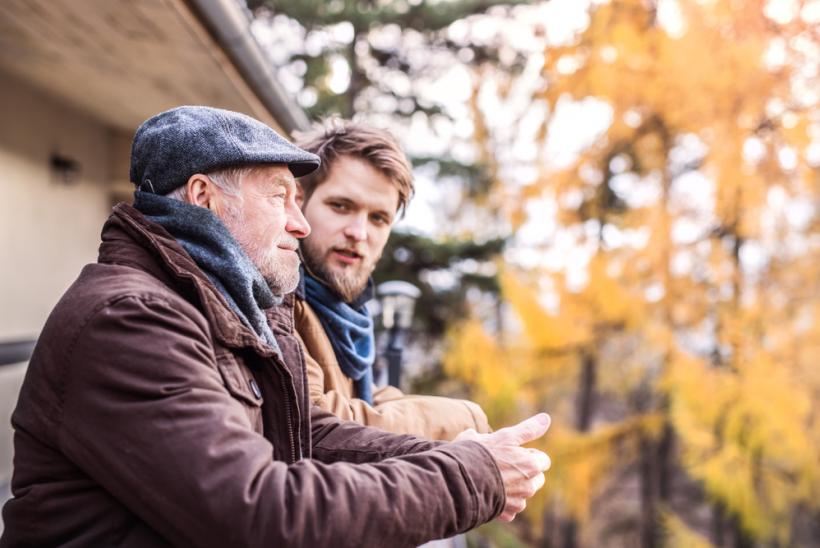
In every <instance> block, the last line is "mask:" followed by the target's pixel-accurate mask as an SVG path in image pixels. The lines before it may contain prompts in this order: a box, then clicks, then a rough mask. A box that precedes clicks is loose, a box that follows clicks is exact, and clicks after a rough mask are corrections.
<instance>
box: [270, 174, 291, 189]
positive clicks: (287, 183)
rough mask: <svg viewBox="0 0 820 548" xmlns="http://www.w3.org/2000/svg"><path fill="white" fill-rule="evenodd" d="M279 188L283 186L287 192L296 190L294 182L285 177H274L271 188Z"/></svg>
mask: <svg viewBox="0 0 820 548" xmlns="http://www.w3.org/2000/svg"><path fill="white" fill-rule="evenodd" d="M279 186H283V187H285V188H286V189H288V190H294V189H295V188H296V180H295V179H294V178H293V177H288V176H287V175H275V176H274V177H273V180H272V181H271V188H275V187H279Z"/></svg>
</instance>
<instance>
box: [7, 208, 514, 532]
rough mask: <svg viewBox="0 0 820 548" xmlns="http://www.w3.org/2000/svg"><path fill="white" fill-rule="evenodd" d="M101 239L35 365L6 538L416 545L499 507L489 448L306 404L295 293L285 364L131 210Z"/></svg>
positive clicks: (22, 416) (18, 439)
mask: <svg viewBox="0 0 820 548" xmlns="http://www.w3.org/2000/svg"><path fill="white" fill-rule="evenodd" d="M102 240H103V241H102V244H101V247H100V256H99V260H98V262H97V263H96V264H92V265H88V266H86V267H85V268H84V269H83V271H82V273H81V274H80V276H79V278H78V279H77V281H76V282H75V283H74V284H73V285H72V286H71V287H70V288H69V289H68V291H67V292H66V293H65V295H64V296H63V298H62V299H61V301H60V302H59V303H58V305H57V306H56V308H55V309H54V311H53V312H52V314H51V316H50V317H49V319H48V321H47V323H46V325H45V327H44V329H43V332H42V334H41V336H40V340H39V342H38V344H37V348H36V349H35V352H34V355H33V356H32V359H31V362H30V365H29V369H28V372H27V375H26V379H25V381H24V383H23V387H22V390H21V394H20V399H19V403H18V405H17V408H16V410H15V412H14V415H13V418H12V423H13V426H14V428H15V439H14V445H15V456H14V476H13V479H12V493H13V495H14V498H13V499H11V500H10V501H9V502H8V503H7V504H6V505H5V507H4V508H3V520H4V523H5V531H4V533H3V536H2V538H0V546H2V547H3V548H5V547H12V546H63V545H64V546H122V547H141V548H143V547H151V546H203V547H210V546H213V547H226V546H248V547H255V546H260V547H261V546H304V547H322V546H334V547H336V548H341V547H344V546H351V547H353V546H410V545H417V544H420V543H422V542H425V541H427V540H430V539H433V538H441V537H446V536H448V535H452V534H455V533H457V532H460V531H465V530H467V529H470V528H472V527H475V526H477V525H479V524H481V523H483V522H485V521H488V520H490V519H492V518H494V517H495V516H496V515H498V514H499V513H500V511H501V509H502V507H503V504H504V495H503V486H502V484H501V480H500V476H499V473H498V468H497V466H496V465H495V462H494V461H493V458H492V456H491V455H490V454H489V453H488V452H487V451H486V450H485V449H484V448H483V447H481V446H480V445H479V444H477V443H473V442H459V443H453V444H436V443H433V442H428V441H423V440H420V439H417V438H413V437H410V436H397V435H391V434H387V433H385V432H382V431H377V430H375V429H370V428H365V427H362V426H360V425H358V424H355V423H352V422H344V421H340V420H339V419H338V418H336V417H335V416H333V415H331V414H329V413H326V412H323V411H321V410H319V409H317V408H316V407H314V406H312V405H311V404H310V401H309V396H308V388H307V379H306V375H305V370H304V363H303V355H302V352H301V349H300V345H299V343H298V340H297V339H296V338H295V336H294V334H293V309H292V303H291V302H290V301H289V300H287V299H286V302H285V303H284V304H283V305H282V306H279V307H276V308H274V309H272V310H271V311H270V312H269V320H270V324H271V328H272V330H273V332H274V335H275V337H276V339H277V341H278V343H279V346H280V348H281V351H282V353H281V355H279V354H277V353H276V352H275V351H274V350H273V349H271V348H270V347H268V346H266V345H263V344H261V343H260V341H259V339H258V338H257V337H256V335H255V334H254V333H252V332H251V331H250V330H249V329H247V328H246V327H245V326H244V325H243V324H242V323H241V322H240V321H239V319H238V318H237V317H236V315H235V314H234V313H233V312H232V311H231V310H230V308H229V307H228V305H227V304H226V302H225V300H224V298H223V297H222V296H221V295H220V294H219V293H218V291H217V290H216V289H215V288H214V286H213V285H212V284H211V283H210V281H209V280H208V279H207V277H206V276H205V275H204V274H203V273H202V271H201V270H200V269H199V268H198V267H197V266H196V264H195V263H194V262H193V261H192V259H191V258H190V256H189V255H188V254H187V253H186V252H185V251H184V250H183V249H182V247H181V246H180V245H179V244H178V243H177V242H176V241H175V240H174V239H173V238H172V237H171V236H170V235H169V234H168V233H167V232H166V231H165V230H164V229H162V228H161V227H159V226H158V225H156V224H153V223H150V222H149V221H147V220H146V219H145V218H144V217H143V216H142V215H141V214H140V213H139V212H137V211H136V210H134V209H133V208H132V207H130V206H127V205H120V206H117V207H116V208H115V210H114V212H113V214H112V215H111V217H110V219H109V220H108V222H107V223H106V225H105V227H104V228H103V234H102Z"/></svg>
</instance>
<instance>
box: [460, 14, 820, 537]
mask: <svg viewBox="0 0 820 548" xmlns="http://www.w3.org/2000/svg"><path fill="white" fill-rule="evenodd" d="M772 4H774V3H768V2H763V1H755V2H746V3H744V4H743V6H742V7H740V6H739V5H736V4H735V3H733V2H730V1H728V0H726V1H717V0H716V1H714V2H708V3H707V2H694V1H691V2H684V1H681V2H668V3H666V7H667V8H668V7H669V6H670V5H673V6H675V7H677V9H678V10H679V12H678V13H677V14H676V15H675V17H672V18H671V19H669V18H667V19H666V20H665V21H664V20H662V17H661V15H662V14H661V13H659V10H658V8H659V4H656V3H653V2H643V1H638V0H621V1H612V2H608V3H601V4H595V5H593V6H591V7H590V12H589V15H590V20H589V25H588V26H587V28H586V29H585V30H584V31H583V32H582V33H580V34H579V35H578V36H577V38H576V39H575V40H574V41H573V42H572V43H571V44H569V45H567V46H565V47H560V48H550V49H548V50H547V51H546V54H545V57H546V60H545V63H544V67H543V77H544V80H545V82H546V86H545V88H544V91H543V92H542V93H541V94H539V95H538V96H536V98H535V102H538V101H539V100H540V101H543V102H545V103H546V105H547V106H548V109H547V112H548V113H550V114H552V115H555V113H557V112H558V111H559V110H560V109H561V108H562V104H566V103H568V102H572V101H581V100H588V99H589V98H590V97H594V98H595V100H597V101H602V102H604V103H605V104H606V105H608V107H609V109H610V112H611V116H612V121H611V123H610V124H609V127H608V128H607V130H606V132H604V133H603V134H602V135H601V136H600V138H598V139H597V140H594V141H593V142H592V143H591V144H590V145H589V146H586V147H585V148H584V150H583V151H582V152H581V154H580V155H579V157H578V159H577V161H576V162H575V163H574V164H573V165H571V166H570V168H568V169H566V170H563V171H560V172H554V171H551V170H549V166H546V165H543V164H542V165H541V168H542V170H543V175H542V176H541V177H540V180H539V181H538V182H537V183H536V184H534V185H531V186H529V187H525V188H523V189H522V190H521V192H520V193H519V194H517V195H514V196H513V197H512V200H511V203H512V204H513V205H512V208H511V209H512V213H511V218H512V219H514V220H515V221H516V222H517V223H518V224H519V226H520V224H522V223H523V224H526V222H532V219H531V217H532V215H533V213H532V211H531V210H529V209H528V208H530V207H531V205H530V204H531V203H532V202H533V201H535V200H544V199H545V198H547V199H548V200H549V202H550V203H553V204H558V207H557V209H558V218H559V221H560V223H561V227H560V228H559V229H558V230H559V231H561V232H562V233H563V234H565V235H566V234H570V235H572V237H573V239H574V241H575V245H576V246H577V248H580V249H586V250H587V256H588V261H589V262H588V268H587V276H586V277H587V280H586V283H585V284H583V287H581V288H577V287H575V288H568V287H566V285H564V284H561V283H560V281H557V282H553V283H551V284H546V286H545V284H544V283H543V280H544V274H546V273H544V272H540V271H535V272H531V273H529V274H528V275H526V278H525V279H526V280H528V283H523V284H518V285H519V287H518V289H516V288H515V285H514V284H512V285H511V284H510V283H509V282H508V283H505V284H504V285H503V288H504V292H503V293H504V296H505V298H506V299H507V300H508V301H509V302H510V303H511V304H512V307H513V309H514V311H515V315H516V316H517V317H518V318H519V319H520V321H521V322H522V323H523V330H522V332H523V335H524V336H523V338H522V337H520V336H519V337H518V338H514V337H512V336H511V335H509V334H507V335H505V336H504V337H503V340H515V346H511V345H508V346H501V345H496V348H495V349H491V348H487V349H486V350H485V351H484V352H482V355H487V356H492V359H491V360H490V361H491V362H494V361H495V360H498V361H500V362H502V363H503V364H504V365H503V368H501V366H500V365H496V367H495V373H494V374H490V373H482V374H479V372H478V371H476V370H474V369H471V367H470V365H469V363H470V348H471V346H474V345H475V346H476V347H477V346H479V345H481V347H482V348H485V347H487V346H488V345H489V341H493V340H494V339H495V338H494V337H493V336H491V335H489V334H488V333H487V332H486V330H485V329H484V328H483V327H482V326H481V324H480V322H478V323H477V322H476V320H470V322H469V323H466V324H465V325H464V326H462V327H459V328H457V329H454V330H453V332H452V335H451V351H450V353H449V354H448V357H447V365H448V371H450V372H452V373H453V374H456V375H460V376H462V377H463V378H466V379H468V380H469V381H470V382H472V383H476V384H477V385H478V386H480V387H481V388H480V390H479V393H481V394H484V397H486V398H487V399H488V400H490V401H488V402H487V403H486V405H487V406H488V408H490V409H493V408H494V403H493V402H494V401H496V399H495V398H494V395H498V397H501V398H502V399H501V400H500V401H502V402H507V406H508V407H509V405H512V403H511V402H510V399H509V396H508V395H505V394H506V392H501V393H499V392H498V390H499V387H500V386H508V387H509V388H508V391H515V392H516V393H517V394H518V398H517V399H516V400H514V401H515V402H516V404H517V405H518V406H522V407H525V408H526V411H530V410H531V409H532V408H539V407H540V406H544V405H545V404H548V405H549V408H550V409H551V410H554V414H555V415H556V417H558V418H559V421H560V422H559V424H563V425H564V427H563V428H561V427H560V426H557V425H556V426H557V427H556V431H555V432H554V433H553V435H552V436H551V437H550V440H549V441H548V446H549V447H550V448H551V451H552V452H553V454H554V456H556V459H555V461H556V463H557V464H556V470H555V474H554V484H553V487H552V489H551V492H550V495H551V497H552V500H553V502H552V503H549V504H546V503H545V504H546V506H547V507H548V508H554V507H556V505H557V507H559V508H563V511H564V512H569V514H570V515H571V516H572V517H573V518H574V520H577V521H578V522H580V524H581V525H582V529H583V528H584V527H583V526H585V525H589V524H588V520H587V518H588V516H589V508H590V506H591V505H592V504H593V503H594V502H595V500H596V497H595V496H594V495H595V494H596V490H597V492H598V494H600V492H601V490H602V489H604V488H605V487H606V485H607V484H611V483H612V482H613V481H615V480H617V479H618V476H619V474H620V471H622V470H623V469H624V465H625V464H627V463H628V460H629V458H630V457H631V458H633V459H634V462H635V463H636V466H637V470H638V478H639V480H640V489H639V492H640V500H641V513H640V516H638V518H639V519H638V520H637V522H636V524H635V528H636V529H637V530H638V532H639V534H638V535H637V539H638V542H639V543H640V544H641V545H642V546H655V545H659V544H661V543H663V542H666V541H668V542H671V543H674V542H678V541H675V540H669V539H684V538H689V539H691V540H692V541H693V542H694V539H695V536H693V535H694V533H690V532H687V528H688V527H691V526H692V524H693V523H695V524H696V525H698V527H699V528H700V529H701V531H703V530H704V529H705V525H706V524H704V523H703V522H702V521H700V522H698V520H697V516H696V514H697V512H695V511H694V510H695V509H696V508H697V506H698V500H697V498H695V499H693V498H692V496H691V495H687V496H686V497H682V496H681V495H680V494H677V495H678V496H677V497H676V496H675V495H676V493H675V492H674V489H675V488H677V489H681V488H682V487H683V486H684V483H682V481H681V480H677V481H676V480H675V478H676V476H679V475H680V474H679V473H678V472H677V470H679V469H680V467H682V469H683V470H684V471H685V472H686V474H687V476H688V477H689V478H691V479H694V480H697V481H698V482H700V483H701V484H702V485H703V487H704V488H705V492H706V495H707V496H708V498H709V499H710V500H712V501H714V503H715V504H714V509H715V511H714V514H713V520H712V524H711V530H710V531H709V532H710V535H711V540H712V542H714V543H715V544H717V545H721V546H723V545H734V546H746V545H752V544H754V543H756V542H763V543H774V544H776V545H782V546H785V545H801V544H804V543H807V542H811V540H810V539H811V538H812V536H811V535H812V534H813V533H814V532H816V527H811V526H803V527H800V526H799V525H798V524H800V523H806V522H808V523H811V517H812V516H813V517H814V519H816V517H817V512H818V503H817V500H818V499H817V498H816V494H817V491H818V488H820V482H818V473H817V471H816V469H817V466H816V463H817V462H820V460H819V459H820V455H819V454H818V450H819V449H820V438H818V429H817V424H818V419H820V409H818V399H817V394H818V390H820V384H818V378H817V375H816V373H811V372H808V371H806V369H805V350H804V349H805V348H811V349H812V350H814V351H816V349H817V344H818V343H817V324H818V316H817V314H818V295H820V287H818V277H817V268H818V267H817V264H818V250H819V249H820V242H818V241H817V238H816V236H813V235H812V230H814V231H815V234H816V228H817V223H818V220H817V208H816V205H815V207H814V208H813V209H812V208H811V207H810V208H809V209H808V210H806V209H805V208H803V209H802V211H803V213H802V216H803V218H804V220H802V221H801V220H799V219H795V218H793V216H794V214H795V213H796V212H800V211H801V209H800V204H801V203H802V204H806V203H808V204H812V203H814V204H817V203H818V199H819V198H820V186H819V185H818V178H819V176H818V169H817V161H816V160H811V158H810V146H811V144H812V140H811V138H810V131H814V132H815V133H814V135H815V141H814V143H815V145H814V146H817V141H816V140H817V138H818V135H820V127H818V123H820V112H819V111H818V105H817V93H816V89H817V86H818V82H817V70H816V67H817V58H818V51H819V50H818V43H819V42H820V40H818V27H817V26H816V25H812V24H810V23H809V22H808V20H807V18H806V17H803V14H807V13H809V12H807V11H805V10H804V11H801V9H802V8H803V7H804V4H803V3H800V2H796V3H794V5H795V6H796V7H794V8H793V13H792V15H791V16H790V17H786V16H784V15H783V14H782V12H775V11H773V9H774V8H772ZM783 5H785V4H783ZM806 5H808V4H806ZM781 7H782V6H781ZM810 16H811V15H810V14H809V15H808V16H807V17H810ZM667 17H668V15H667ZM694 60H697V62H694ZM550 121H551V119H550V117H547V118H546V121H545V123H544V128H543V130H542V132H541V135H542V136H544V137H546V136H548V135H549V129H550V126H549V123H550ZM812 128H813V130H812ZM491 130H492V129H491ZM695 185H698V187H696V188H692V187H694V186H695ZM790 211H791V214H790V213H789V212H790ZM799 216H800V215H798V217H799ZM790 217H792V218H790ZM513 245H514V243H513ZM551 245H554V241H551V242H548V243H547V244H546V246H545V248H544V252H547V251H549V247H550V246H551ZM570 266H571V265H570ZM518 276H521V274H520V273H519V274H518ZM797 280H801V281H797ZM576 285H577V284H576ZM522 287H523V288H526V289H525V290H522V289H521V288H522ZM522 291H523V297H522V296H520V295H521V294H522ZM517 294H518V295H519V296H516V295H517ZM539 295H541V296H544V295H547V296H551V297H552V298H553V299H554V300H556V301H557V302H558V304H557V305H553V308H554V309H555V310H554V312H553V313H547V312H546V311H545V310H543V308H544V305H540V304H538V303H539ZM595 295H601V296H602V298H600V299H598V300H596V299H594V298H592V299H590V297H591V296H595ZM622 303H627V304H622ZM545 331H546V332H549V334H544V332H545ZM556 340H557V341H563V342H562V343H558V344H557V345H556V344H555V342H554V341H556ZM482 341H483V342H482ZM551 344H552V345H554V346H550V345H551ZM623 349H628V353H623V354H620V353H618V350H623ZM604 356H606V357H608V358H610V359H612V360H614V361H617V360H618V359H626V360H628V363H627V364H621V365H620V366H618V365H617V363H615V364H612V363H610V362H609V361H608V360H607V362H606V363H607V366H608V367H612V368H613V369H614V371H616V372H618V374H624V375H626V380H627V381H628V382H620V383H619V382H618V380H617V379H611V378H610V379H604V378H601V377H600V376H599V375H598V373H600V372H601V371H602V369H603V370H605V369H604V368H602V367H601V363H602V362H601V358H602V357H604ZM562 362H563V366H560V365H558V366H557V365H556V364H561V363H562ZM480 365H481V367H483V368H487V369H488V370H490V371H493V368H492V364H491V363H487V362H485V361H484V360H482V361H481V364H480ZM497 377H501V378H503V379H504V382H503V383H501V382H500V381H499V380H498V378H497ZM537 379H541V380H540V381H539V380H537ZM544 379H549V382H550V383H551V386H549V387H546V386H544V382H543V380H544ZM567 379H576V381H575V386H576V387H577V388H576V389H575V391H574V392H573V391H571V390H568V389H567V386H568V380H567ZM598 382H600V383H601V384H602V385H603V386H609V387H615V386H620V388H621V389H622V390H620V391H616V390H608V393H609V396H610V399H608V398H607V397H604V395H603V394H596V383H598ZM524 386H533V387H537V388H534V393H530V392H529V391H528V390H527V389H524V388H523V387H524ZM605 390H606V389H605ZM526 396H530V397H526ZM613 396H614V397H615V399H614V400H611V397H613ZM504 398H506V399H504ZM618 401H620V402H622V406H621V408H620V409H618V408H617V405H616V403H617V402H618ZM568 402H573V403H574V405H571V404H568ZM596 402H597V404H598V405H597V406H598V407H599V408H600V407H604V406H606V407H607V409H598V410H596V409H594V408H593V406H594V405H595V403H596ZM624 406H625V407H624ZM495 407H497V406H495ZM613 408H614V409H615V410H614V411H613ZM502 409H507V408H506V407H503V406H502ZM572 411H574V413H573V412H572ZM509 412H510V411H509V410H508V413H509ZM573 417H574V420H573ZM596 417H597V420H598V421H599V425H598V426H597V427H591V426H592V425H594V423H595V422H596V420H595V419H596ZM567 424H574V426H575V429H574V430H575V432H572V431H568V430H567V428H566V425H567ZM624 425H632V426H633V427H634V426H635V425H640V427H637V428H633V429H631V430H628V431H629V432H630V433H633V434H635V435H633V436H627V437H626V438H625V437H623V436H622V435H620V434H621V433H623V432H624V430H623V428H624ZM587 432H588V433H587ZM613 432H617V433H618V434H619V435H614V434H612V433H613ZM673 434H674V435H673ZM571 439H572V440H574V444H575V447H576V450H574V451H568V448H570V447H572V446H573V442H572V441H567V440H571ZM602 440H605V441H602ZM615 440H617V442H618V443H615ZM624 440H631V444H624ZM625 447H628V448H629V449H631V450H627V451H625V450H624V448H625ZM584 449H586V450H584ZM624 457H627V461H626V462H625V461H624V460H622V459H623V458H624ZM674 460H677V462H678V464H677V465H675V463H674V462H673V461H674ZM809 463H813V465H810V464H809ZM584 467H586V469H584ZM607 476H609V477H607ZM573 490H574V492H573ZM573 495H575V497H576V498H573ZM598 500H600V499H598ZM702 500H703V499H701V501H702ZM541 508H543V505H542V506H541ZM622 512H623V511H622ZM622 515H623V513H622ZM807 516H808V517H807ZM609 518H612V516H609ZM548 521H550V520H548ZM551 523H552V522H551ZM660 524H665V533H664V530H662V529H659V528H658V526H659V525H660ZM567 525H568V526H567V527H566V528H565V534H564V535H563V538H562V539H560V540H561V541H562V543H563V545H575V544H577V543H578V542H579V540H578V539H579V538H584V539H585V542H584V544H600V543H608V542H612V538H609V539H604V538H601V537H597V538H593V537H591V536H590V535H591V534H592V533H591V531H590V530H589V528H588V527H586V528H585V529H586V530H582V531H581V532H580V533H579V532H578V531H576V530H575V526H574V525H573V522H569V523H568V524H567ZM579 534H580V536H581V537H578V535H579ZM599 534H600V531H599ZM553 538H555V537H554V536H553ZM665 539H666V540H665ZM701 541H702V539H701ZM699 542H700V541H699Z"/></svg>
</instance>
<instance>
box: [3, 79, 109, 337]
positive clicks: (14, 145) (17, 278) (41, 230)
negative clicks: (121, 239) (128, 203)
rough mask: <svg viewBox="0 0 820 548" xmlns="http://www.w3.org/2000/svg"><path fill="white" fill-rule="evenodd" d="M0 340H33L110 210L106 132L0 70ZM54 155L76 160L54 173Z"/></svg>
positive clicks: (89, 256)
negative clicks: (72, 167) (74, 173)
mask: <svg viewBox="0 0 820 548" xmlns="http://www.w3.org/2000/svg"><path fill="white" fill-rule="evenodd" d="M0 120H2V123H0V342H2V341H8V340H13V339H33V338H36V336H37V335H38V334H39V332H40V329H41V328H42V326H43V323H44V322H45V320H46V318H47V316H48V314H49V312H50V311H51V308H52V307H53V306H54V304H55V303H56V302H57V300H58V299H59V297H60V295H61V294H62V293H63V291H65V289H66V288H67V287H68V286H69V285H70V284H71V282H72V281H73V280H74V279H75V278H76V276H77V274H78V273H79V271H80V269H81V268H82V267H83V265H85V264H86V263H89V262H92V261H94V260H95V258H96V254H97V246H98V244H99V234H100V228H101V227H102V224H103V222H104V220H105V219H106V217H107V216H108V213H109V211H110V197H109V194H110V193H109V191H108V189H109V188H110V187H109V184H108V182H109V181H108V180H109V171H110V166H111V165H112V162H111V158H110V156H111V154H110V150H111V147H112V144H111V137H112V133H111V131H109V130H108V129H107V128H106V127H104V126H103V125H102V124H100V123H99V122H97V121H95V120H94V119H93V118H91V117H89V116H87V115H85V114H83V113H81V112H78V111H77V110H75V109H73V108H71V107H69V106H66V105H64V104H63V103H62V102H60V101H59V100H56V99H54V98H51V97H50V96H48V95H46V94H44V93H42V92H40V91H38V90H36V89H34V88H32V87H30V86H29V85H27V84H24V83H22V82H21V81H19V80H15V79H13V78H11V77H9V76H8V75H7V74H3V73H0ZM53 153H59V154H60V155H62V156H66V157H69V158H72V159H74V160H76V161H77V162H79V164H80V166H81V170H80V173H79V177H78V178H77V180H76V181H75V182H74V183H73V184H71V185H65V184H63V183H61V182H59V181H58V180H57V178H56V177H55V176H54V175H53V173H52V171H51V168H50V165H49V159H50V157H51V155H52V154H53Z"/></svg>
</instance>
